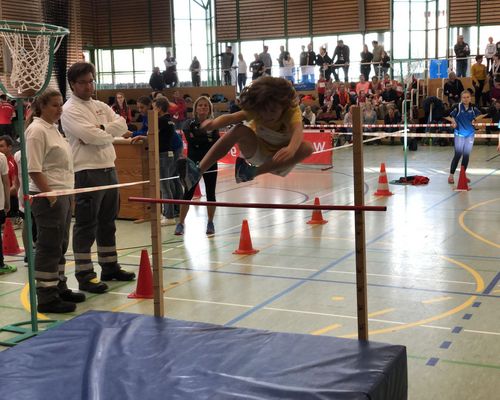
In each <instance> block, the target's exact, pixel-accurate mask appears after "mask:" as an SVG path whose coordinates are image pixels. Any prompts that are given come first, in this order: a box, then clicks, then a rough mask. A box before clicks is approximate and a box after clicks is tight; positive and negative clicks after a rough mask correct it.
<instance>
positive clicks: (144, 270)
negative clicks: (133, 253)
mask: <svg viewBox="0 0 500 400" xmlns="http://www.w3.org/2000/svg"><path fill="white" fill-rule="evenodd" d="M127 297H128V298H129V299H152V298H153V297H154V296H153V273H152V272H151V264H150V263H149V255H148V251H147V250H142V251H141V263H140V265H139V277H138V278H137V287H136V289H135V291H134V292H132V293H130V294H129V295H128V296H127Z"/></svg>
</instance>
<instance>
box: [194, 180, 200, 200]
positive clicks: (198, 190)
mask: <svg viewBox="0 0 500 400" xmlns="http://www.w3.org/2000/svg"><path fill="white" fill-rule="evenodd" d="M199 198H201V190H200V184H199V183H197V184H196V186H195V188H194V194H193V199H199Z"/></svg>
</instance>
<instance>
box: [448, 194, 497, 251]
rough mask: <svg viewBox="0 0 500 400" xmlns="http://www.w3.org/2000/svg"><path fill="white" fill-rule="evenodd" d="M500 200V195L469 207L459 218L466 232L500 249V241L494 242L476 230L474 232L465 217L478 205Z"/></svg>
mask: <svg viewBox="0 0 500 400" xmlns="http://www.w3.org/2000/svg"><path fill="white" fill-rule="evenodd" d="M499 200H500V197H499V198H496V199H492V200H488V201H483V202H482V203H478V204H475V205H473V206H472V207H469V208H468V209H467V210H465V211H463V212H462V213H461V214H460V217H459V218H458V223H459V224H460V226H461V227H462V229H463V230H464V231H465V232H467V233H468V234H469V235H471V236H472V237H474V238H476V239H477V240H480V241H481V242H483V243H486V244H488V245H490V246H493V247H496V248H497V249H500V243H495V242H492V241H491V240H488V239H485V238H484V237H482V236H481V235H479V234H477V233H476V232H474V231H473V230H472V229H469V228H468V227H467V225H465V222H464V219H465V215H466V214H467V213H468V212H469V211H472V210H473V209H475V208H477V207H481V206H484V205H485V204H489V203H493V202H495V201H499Z"/></svg>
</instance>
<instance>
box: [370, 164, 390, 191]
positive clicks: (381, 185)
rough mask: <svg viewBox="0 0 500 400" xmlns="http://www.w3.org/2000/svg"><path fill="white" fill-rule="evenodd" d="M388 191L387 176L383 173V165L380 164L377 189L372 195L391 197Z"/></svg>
mask: <svg viewBox="0 0 500 400" xmlns="http://www.w3.org/2000/svg"><path fill="white" fill-rule="evenodd" d="M392 194H393V193H392V192H391V191H389V183H388V182H387V174H386V172H385V163H382V164H380V175H379V177H378V188H377V191H376V192H375V193H374V195H375V196H392Z"/></svg>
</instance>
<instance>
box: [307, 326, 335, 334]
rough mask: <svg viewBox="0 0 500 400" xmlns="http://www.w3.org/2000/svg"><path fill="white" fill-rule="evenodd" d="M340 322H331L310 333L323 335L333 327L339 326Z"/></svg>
mask: <svg viewBox="0 0 500 400" xmlns="http://www.w3.org/2000/svg"><path fill="white" fill-rule="evenodd" d="M341 326H342V325H341V324H332V325H329V326H326V327H324V328H321V329H318V330H317V331H313V332H311V335H323V334H324V333H327V332H331V331H333V330H334V329H337V328H340V327H341Z"/></svg>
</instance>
